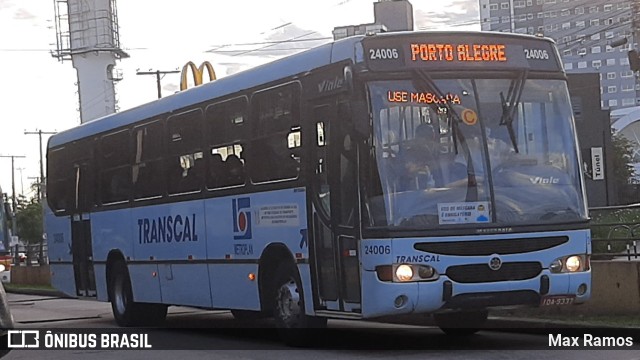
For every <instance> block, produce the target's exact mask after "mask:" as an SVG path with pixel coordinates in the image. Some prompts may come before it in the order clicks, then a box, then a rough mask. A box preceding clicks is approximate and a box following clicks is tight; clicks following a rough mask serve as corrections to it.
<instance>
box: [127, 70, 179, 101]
mask: <svg viewBox="0 0 640 360" xmlns="http://www.w3.org/2000/svg"><path fill="white" fill-rule="evenodd" d="M179 72H180V71H179V70H169V71H162V70H156V71H137V72H136V75H155V76H156V83H157V85H158V99H160V98H161V97H162V87H161V86H160V80H162V77H161V76H160V75H165V74H177V73H179Z"/></svg>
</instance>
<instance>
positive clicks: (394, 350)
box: [4, 294, 640, 360]
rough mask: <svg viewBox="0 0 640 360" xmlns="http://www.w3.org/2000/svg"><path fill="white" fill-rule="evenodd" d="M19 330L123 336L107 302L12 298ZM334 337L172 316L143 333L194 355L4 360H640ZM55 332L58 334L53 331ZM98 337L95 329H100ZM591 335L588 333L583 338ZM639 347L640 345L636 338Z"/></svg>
mask: <svg viewBox="0 0 640 360" xmlns="http://www.w3.org/2000/svg"><path fill="white" fill-rule="evenodd" d="M9 302H10V307H11V311H12V313H13V316H14V319H15V320H16V325H17V328H19V329H42V330H45V329H60V331H72V329H85V330H87V329H88V331H92V330H91V329H100V331H106V332H110V331H111V332H117V331H119V329H118V328H117V326H116V324H115V322H114V321H113V317H112V315H111V309H110V305H109V304H108V303H99V302H94V301H83V300H73V299H59V298H55V297H45V296H30V295H18V294H9ZM329 329H330V330H329V331H323V332H313V333H310V336H315V337H316V338H315V341H314V343H315V346H312V347H310V348H305V349H300V348H291V347H288V346H286V345H285V344H284V343H282V342H281V341H280V339H279V337H278V335H277V332H276V330H275V329H274V327H273V323H272V322H271V321H270V320H264V321H260V322H257V323H249V322H242V321H238V320H235V319H233V317H232V316H231V314H230V313H229V312H226V311H204V310H199V309H193V308H183V307H174V308H171V309H170V314H169V316H168V318H167V323H166V325H165V326H164V327H162V328H160V329H145V330H141V331H143V332H149V333H150V336H152V339H153V340H154V342H153V344H154V346H155V347H156V348H167V349H172V348H181V349H188V350H161V351H159V350H92V349H89V350H79V349H76V350H42V351H40V350H13V351H12V352H11V353H9V355H7V356H6V357H5V358H4V359H9V360H10V359H29V360H31V359H47V360H57V359H64V360H68V359H87V358H91V360H99V359H113V358H118V360H125V359H154V360H164V359H171V360H175V359H176V358H178V359H180V360H181V359H192V358H199V359H202V358H206V359H208V358H213V359H242V360H246V359H278V360H280V359H283V358H286V359H289V358H292V359H295V358H305V360H315V359H322V360H325V359H362V358H365V357H366V358H368V359H371V358H373V359H376V360H378V359H386V358H389V359H396V358H398V357H401V358H402V359H414V358H415V359H428V358H436V357H437V358H439V359H491V360H495V359H540V358H545V357H549V358H558V359H580V360H588V359H594V360H596V359H597V360H602V359H603V358H606V359H607V360H617V359H625V360H626V359H628V360H632V359H633V360H640V345H639V344H638V343H635V344H634V345H633V346H632V347H620V348H619V350H593V349H591V350H557V349H556V350H554V349H553V348H552V347H549V346H548V343H549V333H550V332H554V331H555V330H554V329H547V330H548V331H547V330H542V331H538V332H539V333H537V334H523V333H516V332H504V331H482V332H480V333H478V334H477V335H474V336H472V337H468V338H452V337H447V336H446V335H444V334H443V333H442V332H441V331H440V330H439V329H437V328H435V327H430V326H409V325H398V324H383V323H374V322H363V321H346V320H345V321H343V320H330V321H329ZM54 331H55V330H54ZM96 331H97V330H96ZM588 332H590V331H589V330H585V331H584V333H585V334H586V333H588ZM635 340H636V341H638V340H639V339H638V338H637V337H635Z"/></svg>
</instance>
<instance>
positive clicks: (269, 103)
mask: <svg viewBox="0 0 640 360" xmlns="http://www.w3.org/2000/svg"><path fill="white" fill-rule="evenodd" d="M252 108H253V111H254V114H255V117H256V118H257V121H258V122H257V127H256V129H255V130H256V131H255V137H254V140H253V142H252V143H251V148H250V150H251V152H250V157H249V160H250V163H249V166H250V170H251V179H252V180H253V181H254V182H268V181H277V180H285V179H296V178H297V177H298V174H299V172H300V157H301V153H300V146H301V143H300V139H301V134H300V126H299V122H300V120H299V87H298V84H287V85H284V86H281V87H278V88H275V89H271V90H267V91H262V92H259V93H257V94H256V95H255V96H254V100H253V101H252Z"/></svg>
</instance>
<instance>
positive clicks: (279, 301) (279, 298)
mask: <svg viewBox="0 0 640 360" xmlns="http://www.w3.org/2000/svg"><path fill="white" fill-rule="evenodd" d="M275 274H276V276H275V282H274V285H275V286H274V291H273V292H272V294H275V299H274V305H273V317H274V319H275V324H276V328H277V329H278V334H279V335H280V338H281V339H282V340H284V342H285V343H286V344H287V345H290V346H308V345H311V340H312V339H314V338H317V336H315V335H317V334H310V332H309V331H304V329H310V328H326V326H327V319H326V318H322V317H315V316H309V315H306V314H305V310H304V309H305V307H304V296H303V293H302V282H301V280H300V275H299V274H298V269H297V268H296V266H295V265H294V264H293V263H291V262H287V263H283V264H281V265H280V266H279V267H278V269H277V270H276V273H275Z"/></svg>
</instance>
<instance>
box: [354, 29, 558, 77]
mask: <svg viewBox="0 0 640 360" xmlns="http://www.w3.org/2000/svg"><path fill="white" fill-rule="evenodd" d="M363 46H364V51H365V54H364V56H365V59H366V62H367V65H368V66H369V68H370V69H371V70H374V71H398V70H403V69H417V68H421V69H427V70H431V69H433V70H443V71H446V70H465V69H468V70H511V69H514V70H515V69H522V70H524V69H528V70H531V71H561V67H560V63H559V61H558V59H557V56H556V51H555V48H554V46H553V43H551V42H549V41H546V40H543V39H535V38H531V39H529V38H525V37H514V36H501V35H500V34H486V35H482V34H460V33H458V34H416V35H409V36H407V35H398V36H378V37H369V38H365V39H364V40H363Z"/></svg>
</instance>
